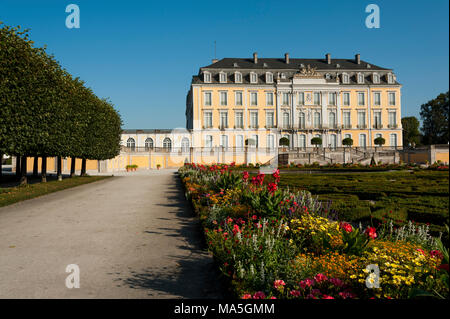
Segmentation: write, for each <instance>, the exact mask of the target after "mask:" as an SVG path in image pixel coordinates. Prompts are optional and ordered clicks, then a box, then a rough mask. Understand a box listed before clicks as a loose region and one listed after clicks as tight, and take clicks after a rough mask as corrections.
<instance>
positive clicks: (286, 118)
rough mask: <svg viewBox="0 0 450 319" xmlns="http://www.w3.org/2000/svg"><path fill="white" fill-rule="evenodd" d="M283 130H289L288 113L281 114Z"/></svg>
mask: <svg viewBox="0 0 450 319" xmlns="http://www.w3.org/2000/svg"><path fill="white" fill-rule="evenodd" d="M283 128H289V113H288V112H283Z"/></svg>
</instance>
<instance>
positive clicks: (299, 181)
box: [279, 170, 449, 232]
mask: <svg viewBox="0 0 450 319" xmlns="http://www.w3.org/2000/svg"><path fill="white" fill-rule="evenodd" d="M279 186H280V187H284V188H286V187H289V188H291V189H292V188H298V189H305V190H308V191H309V192H311V193H312V194H314V195H318V196H319V199H320V200H322V201H328V202H330V205H331V206H330V209H331V210H333V211H335V212H336V213H337V214H338V218H339V219H341V220H346V221H353V222H358V221H364V222H367V221H371V222H373V223H375V224H378V223H379V222H381V221H382V220H383V217H386V216H390V217H391V218H393V219H394V220H398V224H401V223H403V222H404V221H406V220H412V221H415V222H418V223H430V227H431V230H432V231H435V232H437V231H443V230H444V223H446V224H448V223H449V213H448V208H449V207H448V206H449V199H448V195H449V174H448V171H428V170H420V171H396V172H374V173H312V174H306V173H300V172H299V173H286V174H281V180H280V183H279Z"/></svg>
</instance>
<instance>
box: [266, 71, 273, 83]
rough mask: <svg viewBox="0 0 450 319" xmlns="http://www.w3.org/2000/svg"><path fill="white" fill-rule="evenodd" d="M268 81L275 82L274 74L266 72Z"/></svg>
mask: <svg viewBox="0 0 450 319" xmlns="http://www.w3.org/2000/svg"><path fill="white" fill-rule="evenodd" d="M266 83H273V74H272V73H270V72H266Z"/></svg>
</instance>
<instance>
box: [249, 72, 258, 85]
mask: <svg viewBox="0 0 450 319" xmlns="http://www.w3.org/2000/svg"><path fill="white" fill-rule="evenodd" d="M250 83H258V75H257V74H256V73H255V72H251V73H250Z"/></svg>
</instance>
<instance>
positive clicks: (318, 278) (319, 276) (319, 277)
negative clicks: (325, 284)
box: [314, 273, 328, 283]
mask: <svg viewBox="0 0 450 319" xmlns="http://www.w3.org/2000/svg"><path fill="white" fill-rule="evenodd" d="M314 280H315V281H316V282H317V283H320V282H322V281H326V280H328V278H327V276H325V275H324V274H320V273H319V274H317V275H315V276H314Z"/></svg>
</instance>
